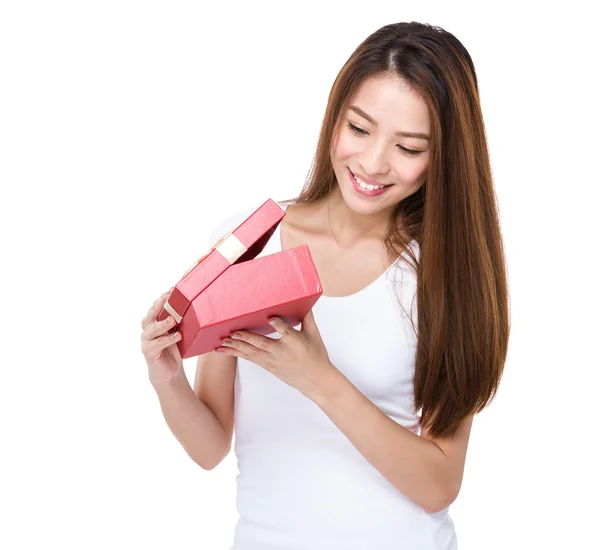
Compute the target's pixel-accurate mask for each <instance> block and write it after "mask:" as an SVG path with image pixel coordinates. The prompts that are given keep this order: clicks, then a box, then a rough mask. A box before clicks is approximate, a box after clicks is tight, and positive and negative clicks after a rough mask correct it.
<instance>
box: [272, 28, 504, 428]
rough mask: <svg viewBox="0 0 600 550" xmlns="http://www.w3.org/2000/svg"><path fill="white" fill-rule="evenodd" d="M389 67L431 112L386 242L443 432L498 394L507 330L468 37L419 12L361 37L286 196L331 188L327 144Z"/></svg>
mask: <svg viewBox="0 0 600 550" xmlns="http://www.w3.org/2000/svg"><path fill="white" fill-rule="evenodd" d="M386 75H395V76H398V77H400V78H401V79H402V80H403V81H404V82H405V83H407V84H408V85H409V86H410V87H411V88H412V89H413V90H415V91H416V92H418V93H419V94H420V96H421V97H422V98H423V100H424V101H425V102H426V104H427V107H428V110H429V116H430V121H431V140H430V148H431V153H430V160H429V164H428V167H427V172H426V178H425V183H424V184H423V186H422V187H421V188H420V189H419V190H418V191H417V192H415V193H414V194H412V195H411V196H409V197H407V198H406V199H404V200H403V201H401V202H400V203H399V204H398V205H396V207H395V209H394V211H393V213H392V214H391V216H390V219H389V224H388V229H387V233H386V236H385V240H384V246H385V248H386V250H387V252H388V255H389V257H390V261H391V262H393V261H394V260H395V259H397V258H398V257H399V256H400V255H401V254H403V253H404V255H405V256H407V257H408V259H409V262H411V263H412V267H413V269H414V270H415V273H416V280H417V291H416V300H417V310H418V312H419V314H418V321H417V325H418V327H417V328H416V329H415V330H416V333H417V342H418V343H417V349H416V354H415V373H414V404H415V410H416V411H419V410H421V425H422V427H427V428H428V429H429V431H430V433H431V434H432V435H433V436H436V437H447V436H451V435H453V434H454V433H455V432H456V430H457V429H458V425H459V423H460V421H461V420H463V419H464V418H465V417H466V416H468V415H469V414H474V413H476V412H480V411H481V410H483V409H484V408H485V407H486V406H487V405H488V404H489V403H490V402H491V401H492V399H493V397H494V396H495V394H496V392H497V389H498V385H499V382H500V378H501V376H502V372H503V369H504V363H505V359H506V354H507V347H508V338H509V333H510V319H509V291H508V286H507V269H506V263H505V255H504V248H503V243H502V236H501V232H500V224H499V215H498V208H497V203H496V196H495V191H494V186H493V182H492V171H491V167H490V161H489V153H488V148H487V142H486V135H485V128H484V122H483V116H482V112H481V106H480V102H479V89H478V86H477V77H476V74H475V67H474V65H473V62H472V60H471V56H470V55H469V53H468V52H467V50H466V49H465V47H464V46H463V45H462V44H461V42H459V40H458V39H457V38H455V37H454V36H453V35H452V34H451V33H449V32H447V31H445V30H443V29H441V28H439V27H436V26H431V25H428V24H424V23H418V22H409V23H404V22H403V23H394V24H390V25H386V26H384V27H381V28H380V29H379V30H377V31H375V32H374V33H373V34H371V35H370V36H369V37H368V38H367V39H366V40H364V41H363V42H362V43H361V44H360V45H359V46H358V48H357V49H356V50H355V51H354V53H353V54H352V55H351V56H350V58H349V59H348V61H347V62H346V64H345V65H344V66H343V67H342V69H341V71H340V72H339V74H338V76H337V78H336V79H335V82H334V83H333V86H332V89H331V92H330V94H329V99H328V103H327V108H326V111H325V116H324V119H323V122H322V125H321V130H320V135H319V139H318V144H317V149H316V153H315V157H314V159H313V163H312V166H311V169H310V171H309V174H308V177H307V180H306V182H305V184H304V186H303V188H302V190H301V193H300V195H299V196H298V197H296V198H294V199H289V200H287V201H283V202H296V203H305V204H307V203H311V202H314V201H316V200H318V199H321V198H323V197H325V196H327V195H329V194H330V193H331V192H332V191H333V190H334V186H336V185H337V182H336V177H335V173H334V170H333V166H332V164H331V159H330V153H331V148H332V144H333V143H334V142H335V140H336V139H337V135H338V133H339V131H340V127H341V122H342V119H343V117H344V116H345V111H346V109H347V106H348V104H349V101H350V100H351V98H352V97H353V95H354V94H355V92H356V91H357V90H358V87H359V86H360V85H361V83H362V82H363V81H364V80H365V79H367V78H371V77H377V76H386ZM413 240H414V241H416V243H417V244H418V258H417V256H416V255H415V254H414V253H413V251H412V248H411V246H410V243H411V241H413ZM411 322H412V319H411ZM413 328H414V323H413Z"/></svg>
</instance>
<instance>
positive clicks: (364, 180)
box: [348, 168, 394, 187]
mask: <svg viewBox="0 0 600 550" xmlns="http://www.w3.org/2000/svg"><path fill="white" fill-rule="evenodd" d="M348 170H349V171H350V173H351V174H352V175H353V176H354V178H355V179H356V174H355V173H354V172H353V171H352V170H350V168H348ZM358 177H359V178H360V179H361V181H363V182H364V183H366V184H367V185H377V186H378V187H379V186H383V187H389V186H390V185H394V184H393V183H388V184H385V183H371V181H370V180H367V179H365V178H361V177H360V176H358Z"/></svg>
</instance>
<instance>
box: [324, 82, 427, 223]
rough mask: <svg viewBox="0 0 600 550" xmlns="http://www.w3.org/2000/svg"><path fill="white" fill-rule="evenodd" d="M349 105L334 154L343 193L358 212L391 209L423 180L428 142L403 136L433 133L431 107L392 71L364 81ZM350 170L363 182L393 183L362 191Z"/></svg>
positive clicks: (420, 138) (419, 138)
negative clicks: (430, 121)
mask: <svg viewBox="0 0 600 550" xmlns="http://www.w3.org/2000/svg"><path fill="white" fill-rule="evenodd" d="M348 105H349V107H348V109H347V110H346V111H345V112H342V113H341V114H340V116H341V120H340V125H341V126H340V131H339V135H338V138H337V140H336V142H335V144H334V147H333V148H332V153H331V162H332V165H333V169H334V172H335V175H336V179H337V181H338V185H339V191H340V192H341V195H342V197H343V199H344V201H345V203H346V204H347V206H348V207H349V208H350V209H352V210H353V211H355V212H357V213H361V214H368V213H375V212H381V211H384V210H389V209H393V208H394V206H395V205H396V204H398V203H399V202H401V201H402V200H404V199H405V198H406V197H409V196H410V195H412V194H413V193H415V192H416V191H418V190H419V189H420V188H421V187H422V185H423V183H424V181H425V173H426V169H427V165H428V162H429V155H430V142H429V140H427V139H423V138H422V137H416V136H409V135H404V134H409V133H413V134H419V133H420V134H423V135H425V136H429V135H430V125H429V113H428V109H427V105H426V104H425V102H424V101H423V100H422V99H421V98H420V97H419V96H418V95H417V94H416V93H415V92H413V91H412V90H411V89H409V88H408V87H407V85H406V84H405V83H404V82H403V81H402V80H401V79H400V78H398V77H397V76H393V75H386V76H378V77H374V78H370V79H367V80H365V81H364V82H363V83H362V84H361V85H360V87H359V89H358V91H357V92H356V94H355V95H354V97H353V98H351V100H350V102H349V104H348ZM352 174H354V175H355V176H357V177H359V178H361V179H363V180H366V181H365V183H373V184H379V185H387V184H392V185H390V186H389V187H387V188H386V189H385V190H384V191H383V192H372V191H365V193H361V192H360V191H359V190H357V189H356V185H355V182H354V179H353V177H352Z"/></svg>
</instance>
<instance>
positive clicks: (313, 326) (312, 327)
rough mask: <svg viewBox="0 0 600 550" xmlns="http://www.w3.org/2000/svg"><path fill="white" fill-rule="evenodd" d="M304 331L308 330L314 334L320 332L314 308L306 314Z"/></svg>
mask: <svg viewBox="0 0 600 550" xmlns="http://www.w3.org/2000/svg"><path fill="white" fill-rule="evenodd" d="M302 332H308V333H312V334H314V333H318V332H319V329H318V328H317V323H316V322H315V316H314V315H313V310H312V309H311V310H310V311H309V312H308V313H307V314H306V316H305V317H304V319H302Z"/></svg>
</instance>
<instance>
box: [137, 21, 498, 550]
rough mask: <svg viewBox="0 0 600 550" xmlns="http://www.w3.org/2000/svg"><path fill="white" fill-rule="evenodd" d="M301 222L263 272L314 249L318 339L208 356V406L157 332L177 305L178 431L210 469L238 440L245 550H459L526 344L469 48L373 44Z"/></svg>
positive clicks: (312, 320) (161, 358) (166, 378)
mask: <svg viewBox="0 0 600 550" xmlns="http://www.w3.org/2000/svg"><path fill="white" fill-rule="evenodd" d="M373 186H376V187H377V188H374V187H373ZM285 203H289V204H283V205H282V206H283V207H284V208H285V209H286V216H285V217H284V219H283V220H282V222H281V223H280V224H279V226H278V228H277V230H276V231H275V233H274V235H273V236H272V238H271V240H270V241H269V243H268V244H267V246H266V247H265V249H264V250H263V252H262V253H261V254H271V253H273V252H277V251H279V250H283V249H287V248H291V247H294V246H299V245H302V244H308V246H309V248H310V251H311V255H312V257H313V260H314V263H315V266H316V268H317V271H318V273H319V277H320V280H321V283H322V286H323V295H322V296H321V298H320V299H319V300H318V302H317V303H316V304H315V306H314V308H313V310H312V311H311V312H310V313H309V314H308V315H307V316H306V318H305V319H304V320H303V322H302V328H301V329H300V330H296V329H295V328H294V327H291V326H289V325H288V324H287V323H285V322H284V321H283V320H282V319H274V320H273V327H274V331H275V332H274V333H273V334H272V335H269V336H261V335H258V334H255V333H252V332H250V331H240V333H239V335H237V336H239V337H238V338H234V339H231V340H230V341H228V342H224V345H223V347H222V348H219V349H217V350H216V351H215V352H213V353H208V354H205V355H202V356H200V357H199V358H198V368H197V371H196V378H195V381H194V388H193V389H192V387H191V386H190V384H189V382H188V381H187V378H186V377H185V373H184V372H183V368H182V363H181V357H180V356H179V353H178V350H177V346H176V341H177V340H176V338H177V337H176V336H174V335H173V334H168V331H169V330H170V328H171V327H172V326H173V323H171V324H170V325H169V324H167V323H166V322H161V323H157V322H156V316H157V314H158V312H159V311H160V309H161V307H162V305H163V304H164V301H165V298H166V294H165V295H163V296H162V297H161V298H159V300H158V301H157V302H155V304H154V306H153V307H152V308H151V309H150V311H149V312H148V315H147V316H146V317H145V318H144V320H143V321H142V326H143V328H144V332H143V334H142V349H143V351H144V355H145V357H146V360H147V362H148V366H149V375H150V379H151V381H152V384H153V387H154V388H155V390H156V391H157V394H158V396H159V398H160V401H161V406H162V409H163V413H164V415H165V418H166V420H167V423H168V425H169V427H170V428H171V430H172V431H173V433H174V434H175V436H176V437H177V439H178V440H179V441H180V442H181V444H182V445H183V446H184V448H185V449H186V451H187V452H188V454H189V455H190V456H191V457H192V458H193V459H194V460H195V461H196V462H197V463H198V464H200V465H201V466H202V467H203V468H205V469H212V468H214V467H215V466H216V465H217V464H219V463H220V462H221V460H222V459H223V458H224V457H225V456H226V455H227V454H228V452H229V450H230V448H231V442H232V436H233V432H234V429H235V434H236V440H235V454H236V456H237V459H238V466H239V470H240V474H239V475H238V477H237V488H238V493H237V508H238V511H239V513H240V519H239V521H238V523H237V526H236V530H235V541H234V545H233V547H232V550H258V549H260V550H269V549H278V550H282V549H286V548H289V549H292V548H293V549H306V550H308V549H311V550H313V549H327V550H334V549H344V550H352V549H357V550H358V549H360V550H367V549H368V550H370V549H377V550H387V549H390V550H391V549H399V548H407V549H417V548H418V549H431V550H434V549H435V550H442V549H443V550H449V549H455V548H457V536H456V533H455V530H454V525H453V522H452V519H451V518H450V515H449V506H450V504H451V503H452V502H453V501H454V500H455V499H456V497H457V495H458V493H459V490H460V486H461V482H462V477H463V471H464V464H465V457H466V452H467V445H468V440H469V434H470V430H471V425H472V421H473V416H474V415H475V414H476V413H477V412H480V411H481V410H482V409H483V408H484V407H485V406H486V405H488V404H489V403H490V401H491V400H492V398H493V397H494V395H495V393H496V391H497V388H498V384H499V380H500V377H501V374H502V370H503V366H504V362H505V358H506V352H507V346H508V336H509V330H510V325H509V308H508V288H507V277H506V267H505V259H504V253H503V247H502V239H501V233H500V228H499V221H498V214H497V207H496V204H495V194H494V189H493V183H492V177H491V169H490V164H489V158H488V151H487V147H486V138H485V131H484V123H483V117H482V114H481V110H480V103H479V95H478V88H477V79H476V75H475V69H474V67H473V63H472V61H471V57H470V56H469V54H468V52H467V51H466V50H465V48H464V47H463V46H462V44H461V43H460V42H459V41H458V40H457V39H456V38H455V37H454V36H453V35H452V34H450V33H448V32H446V31H444V30H442V29H440V28H438V27H432V26H429V25H425V24H421V23H415V22H411V23H397V24H392V25H386V26H384V27H382V28H381V29H379V30H378V31H376V32H375V33H373V34H372V35H371V36H369V37H368V38H367V39H366V40H365V41H364V42H363V43H362V44H360V46H359V47H358V48H357V49H356V51H355V52H354V53H353V54H352V56H351V57H350V59H349V60H348V61H347V62H346V64H345V65H344V67H343V68H342V70H341V71H340V73H339V75H338V76H337V78H336V80H335V82H334V84H333V88H332V91H331V94H330V97H329V102H328V105H327V110H326V113H325V118H324V122H323V126H322V129H321V134H320V137H319V142H318V146H317V152H316V156H315V161H314V165H313V169H312V171H311V174H310V177H309V178H308V181H307V183H306V185H305V187H304V189H303V190H302V192H301V193H300V195H299V196H298V197H296V198H295V199H292V200H291V201H285ZM255 208H256V206H253V207H252V208H250V209H249V210H247V211H244V212H241V213H238V214H235V215H233V216H231V217H229V218H228V219H226V220H224V221H223V222H222V223H221V224H220V225H219V226H218V227H216V228H215V229H214V230H213V232H212V233H211V235H210V239H209V241H210V243H211V244H213V243H214V242H216V241H217V240H218V239H219V237H221V236H222V235H223V234H224V233H226V232H227V231H229V230H231V229H234V228H235V227H236V226H237V225H238V224H239V223H240V222H241V221H242V220H243V219H244V218H245V217H247V215H248V214H249V213H250V212H251V211H252V210H254V209H255ZM417 311H419V312H420V313H421V314H420V315H418V317H417V315H416V312H417Z"/></svg>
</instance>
